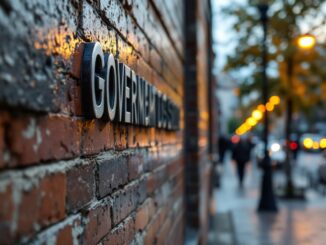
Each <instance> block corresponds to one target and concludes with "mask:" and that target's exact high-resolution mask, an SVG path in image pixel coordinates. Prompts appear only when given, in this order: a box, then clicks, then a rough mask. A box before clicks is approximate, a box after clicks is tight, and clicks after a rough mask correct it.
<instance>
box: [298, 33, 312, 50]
mask: <svg viewBox="0 0 326 245" xmlns="http://www.w3.org/2000/svg"><path fill="white" fill-rule="evenodd" d="M315 44H316V38H315V37H314V36H312V35H309V34H306V35H303V36H301V37H299V38H298V46H299V47H300V48H303V49H310V48H312V47H313V46H315Z"/></svg>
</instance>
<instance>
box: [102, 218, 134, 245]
mask: <svg viewBox="0 0 326 245" xmlns="http://www.w3.org/2000/svg"><path fill="white" fill-rule="evenodd" d="M134 236H135V222H134V220H133V219H132V218H131V217H129V218H127V219H125V220H124V221H123V223H121V224H120V225H118V226H117V227H116V228H114V229H113V230H112V231H111V232H110V234H109V235H108V236H106V237H105V238H104V239H103V244H104V245H105V244H107V245H124V244H130V243H131V241H132V240H133V238H134Z"/></svg>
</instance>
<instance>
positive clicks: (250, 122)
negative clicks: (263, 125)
mask: <svg viewBox="0 0 326 245" xmlns="http://www.w3.org/2000/svg"><path fill="white" fill-rule="evenodd" d="M246 124H248V125H250V126H255V125H256V124H257V121H256V119H255V118H252V117H249V118H248V119H247V120H246Z"/></svg>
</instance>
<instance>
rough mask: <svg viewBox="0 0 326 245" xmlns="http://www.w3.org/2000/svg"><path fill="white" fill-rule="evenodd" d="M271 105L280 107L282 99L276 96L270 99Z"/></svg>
mask: <svg viewBox="0 0 326 245" xmlns="http://www.w3.org/2000/svg"><path fill="white" fill-rule="evenodd" d="M269 101H270V103H272V104H273V105H278V104H279V103H280V102H281V99H280V97H278V96H276V95H274V96H272V97H271V98H270V99H269Z"/></svg>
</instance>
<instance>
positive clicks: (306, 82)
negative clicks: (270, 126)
mask: <svg viewBox="0 0 326 245" xmlns="http://www.w3.org/2000/svg"><path fill="white" fill-rule="evenodd" d="M322 5H325V3H323V1H320V0H275V1H273V2H272V4H271V6H270V11H269V16H270V19H269V26H268V32H269V33H268V48H269V54H268V59H269V67H270V68H269V70H268V73H269V88H270V93H274V94H278V95H280V96H281V97H282V95H283V97H284V96H285V95H287V94H289V93H291V94H292V96H293V100H294V105H295V110H297V111H303V112H306V113H307V112H309V111H311V110H310V109H311V108H312V107H314V106H325V100H324V99H323V98H325V96H326V94H325V87H326V69H325V65H324V64H325V60H326V58H325V56H326V45H325V44H324V45H322V44H318V46H317V47H316V48H315V49H313V50H311V51H302V50H299V49H298V48H297V47H296V38H297V37H298V36H299V35H301V34H302V33H300V25H302V23H303V22H304V21H306V20H307V19H312V18H313V19H314V20H318V19H320V21H319V22H318V21H316V22H317V23H314V24H313V25H311V28H310V30H311V31H312V32H314V31H315V30H319V29H320V28H321V27H323V25H324V24H325V23H326V18H323V13H321V8H322ZM224 13H225V14H227V15H229V16H232V17H233V18H235V21H234V24H233V26H232V28H233V29H234V30H235V31H236V36H235V37H234V38H235V39H236V41H237V46H236V49H235V51H234V53H233V54H231V55H230V56H228V59H227V63H226V65H225V67H224V70H225V71H226V72H230V73H239V71H241V70H243V69H246V74H247V76H245V77H244V78H243V80H242V82H241V84H240V96H242V97H243V96H247V95H249V94H250V93H253V92H258V94H260V90H261V76H260V71H259V69H258V68H259V67H260V63H261V58H260V57H261V55H260V53H261V50H260V49H261V45H260V43H261V35H262V33H261V32H262V31H261V27H260V23H259V14H258V12H257V9H256V8H255V7H254V6H250V5H248V4H245V5H239V4H238V5H234V4H232V5H231V6H230V7H228V8H226V9H224ZM324 15H325V13H324ZM289 59H293V81H292V82H293V88H294V89H290V88H289V84H288V77H287V74H286V71H287V66H288V65H289ZM290 90H291V91H290ZM257 100H260V97H258V98H257ZM255 104H257V102H255V101H253V102H252V103H251V104H250V105H249V107H251V106H254V105H255Z"/></svg>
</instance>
